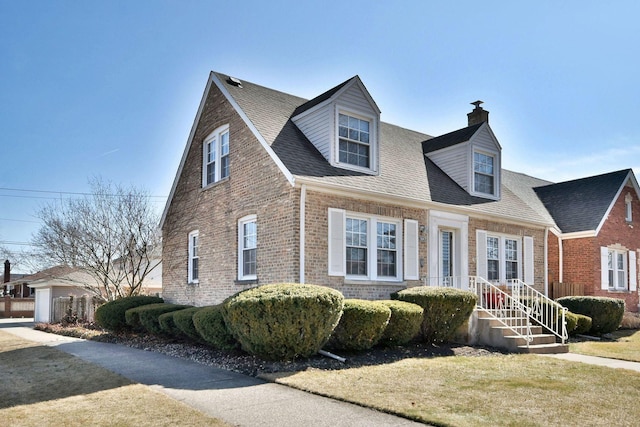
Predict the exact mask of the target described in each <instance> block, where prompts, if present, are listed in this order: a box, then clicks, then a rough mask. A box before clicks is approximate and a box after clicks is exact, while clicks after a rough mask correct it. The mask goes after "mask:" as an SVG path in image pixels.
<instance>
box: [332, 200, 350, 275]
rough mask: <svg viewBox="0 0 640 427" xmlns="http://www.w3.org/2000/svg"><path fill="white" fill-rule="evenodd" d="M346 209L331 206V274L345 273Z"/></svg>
mask: <svg viewBox="0 0 640 427" xmlns="http://www.w3.org/2000/svg"><path fill="white" fill-rule="evenodd" d="M345 222H346V221H345V211H344V210H342V209H333V208H329V240H328V242H329V254H328V264H329V276H344V275H345V270H346V268H345V262H346V261H345V250H346V249H345V241H344V236H345Z"/></svg>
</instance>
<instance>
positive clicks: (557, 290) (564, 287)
mask: <svg viewBox="0 0 640 427" xmlns="http://www.w3.org/2000/svg"><path fill="white" fill-rule="evenodd" d="M582 295H584V285H583V284H581V283H559V282H552V283H551V284H550V286H549V298H551V299H556V298H560V297H568V296H582Z"/></svg>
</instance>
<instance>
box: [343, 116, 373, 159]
mask: <svg viewBox="0 0 640 427" xmlns="http://www.w3.org/2000/svg"><path fill="white" fill-rule="evenodd" d="M370 129H371V123H370V121H369V120H366V119H363V118H359V117H354V116H352V115H348V114H343V113H339V114H338V138H339V141H340V142H339V147H338V153H339V155H338V161H339V162H340V163H347V164H350V165H353V166H359V167H362V168H367V169H368V168H369V167H370V164H371V145H370V134H371V130H370Z"/></svg>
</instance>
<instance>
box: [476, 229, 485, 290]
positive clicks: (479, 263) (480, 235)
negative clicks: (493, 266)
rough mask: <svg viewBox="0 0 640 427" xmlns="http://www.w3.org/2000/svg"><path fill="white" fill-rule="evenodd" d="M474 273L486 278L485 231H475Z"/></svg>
mask: <svg viewBox="0 0 640 427" xmlns="http://www.w3.org/2000/svg"><path fill="white" fill-rule="evenodd" d="M476 275H477V276H479V277H481V278H483V279H484V280H487V232H486V231H482V230H477V231H476Z"/></svg>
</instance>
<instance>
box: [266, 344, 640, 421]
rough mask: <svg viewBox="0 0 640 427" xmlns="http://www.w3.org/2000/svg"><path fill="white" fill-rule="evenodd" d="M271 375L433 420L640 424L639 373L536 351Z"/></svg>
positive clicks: (298, 385) (284, 381) (288, 382)
mask: <svg viewBox="0 0 640 427" xmlns="http://www.w3.org/2000/svg"><path fill="white" fill-rule="evenodd" d="M265 377H267V378H268V379H271V380H274V381H277V382H278V383H281V384H286V385H289V386H291V387H296V388H299V389H302V390H307V391H311V392H313V393H317V394H321V395H324V396H329V397H333V398H336V399H340V400H344V401H349V402H354V403H358V404H361V405H364V406H370V407H373V408H376V409H379V410H382V411H385V412H390V413H395V414H399V415H402V416H405V417H407V418H411V419H415V420H418V421H421V422H425V423H429V424H433V425H447V426H478V425H492V426H493V425H500V426H543V425H544V426H548V425H557V426H560V425H561V426H611V425H637V423H638V419H640V406H639V405H638V401H639V399H640V373H637V372H630V371H626V370H621V369H610V368H605V367H599V366H593V365H587V364H583V363H573V362H568V361H564V360H558V359H552V358H547V357H541V356H535V355H506V356H497V357H460V356H458V357H438V358H432V359H406V360H403V361H400V362H395V363H391V364H387V365H379V366H368V367H361V368H353V369H344V370H337V371H322V370H307V371H304V372H298V373H291V374H284V373H279V374H269V375H265Z"/></svg>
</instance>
